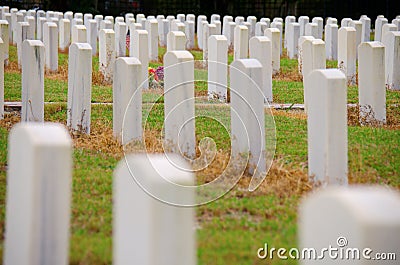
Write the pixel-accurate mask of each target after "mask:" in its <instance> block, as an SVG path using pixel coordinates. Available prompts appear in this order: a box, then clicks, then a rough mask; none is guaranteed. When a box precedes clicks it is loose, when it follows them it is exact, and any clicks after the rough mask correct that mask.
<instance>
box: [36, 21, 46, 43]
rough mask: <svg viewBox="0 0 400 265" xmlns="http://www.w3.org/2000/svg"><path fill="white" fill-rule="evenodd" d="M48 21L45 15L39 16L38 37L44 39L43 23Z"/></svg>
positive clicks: (37, 22)
mask: <svg viewBox="0 0 400 265" xmlns="http://www.w3.org/2000/svg"><path fill="white" fill-rule="evenodd" d="M46 22H47V19H46V18H44V17H38V18H37V20H36V39H38V40H43V33H42V32H43V24H44V23H46Z"/></svg>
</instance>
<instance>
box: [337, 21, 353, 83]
mask: <svg viewBox="0 0 400 265" xmlns="http://www.w3.org/2000/svg"><path fill="white" fill-rule="evenodd" d="M356 49H357V48H356V30H355V29H354V28H352V27H342V28H340V29H339V34H338V68H339V69H340V70H341V71H342V72H343V73H344V74H345V75H346V77H347V84H348V85H355V84H356V58H357V57H356Z"/></svg>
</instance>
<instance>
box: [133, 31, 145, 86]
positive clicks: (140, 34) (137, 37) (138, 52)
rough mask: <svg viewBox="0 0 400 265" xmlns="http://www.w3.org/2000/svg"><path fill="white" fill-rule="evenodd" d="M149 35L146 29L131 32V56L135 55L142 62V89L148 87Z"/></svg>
mask: <svg viewBox="0 0 400 265" xmlns="http://www.w3.org/2000/svg"><path fill="white" fill-rule="evenodd" d="M148 38H149V35H148V33H147V31H146V30H135V32H133V42H134V43H135V45H134V46H133V47H132V53H130V56H131V57H136V58H138V59H139V61H140V62H141V64H142V73H141V80H143V81H144V83H143V89H148V88H149V80H148V77H149V71H148V67H149V39H148Z"/></svg>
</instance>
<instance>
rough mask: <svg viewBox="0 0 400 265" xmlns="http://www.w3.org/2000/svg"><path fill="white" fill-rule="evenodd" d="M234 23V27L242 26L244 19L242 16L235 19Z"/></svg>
mask: <svg viewBox="0 0 400 265" xmlns="http://www.w3.org/2000/svg"><path fill="white" fill-rule="evenodd" d="M235 23H236V25H242V24H243V23H244V17H242V16H237V17H235Z"/></svg>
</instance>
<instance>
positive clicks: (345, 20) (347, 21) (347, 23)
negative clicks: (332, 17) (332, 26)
mask: <svg viewBox="0 0 400 265" xmlns="http://www.w3.org/2000/svg"><path fill="white" fill-rule="evenodd" d="M351 21H352V19H351V18H348V17H345V18H342V20H341V21H340V27H341V28H343V27H350V22H351Z"/></svg>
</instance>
